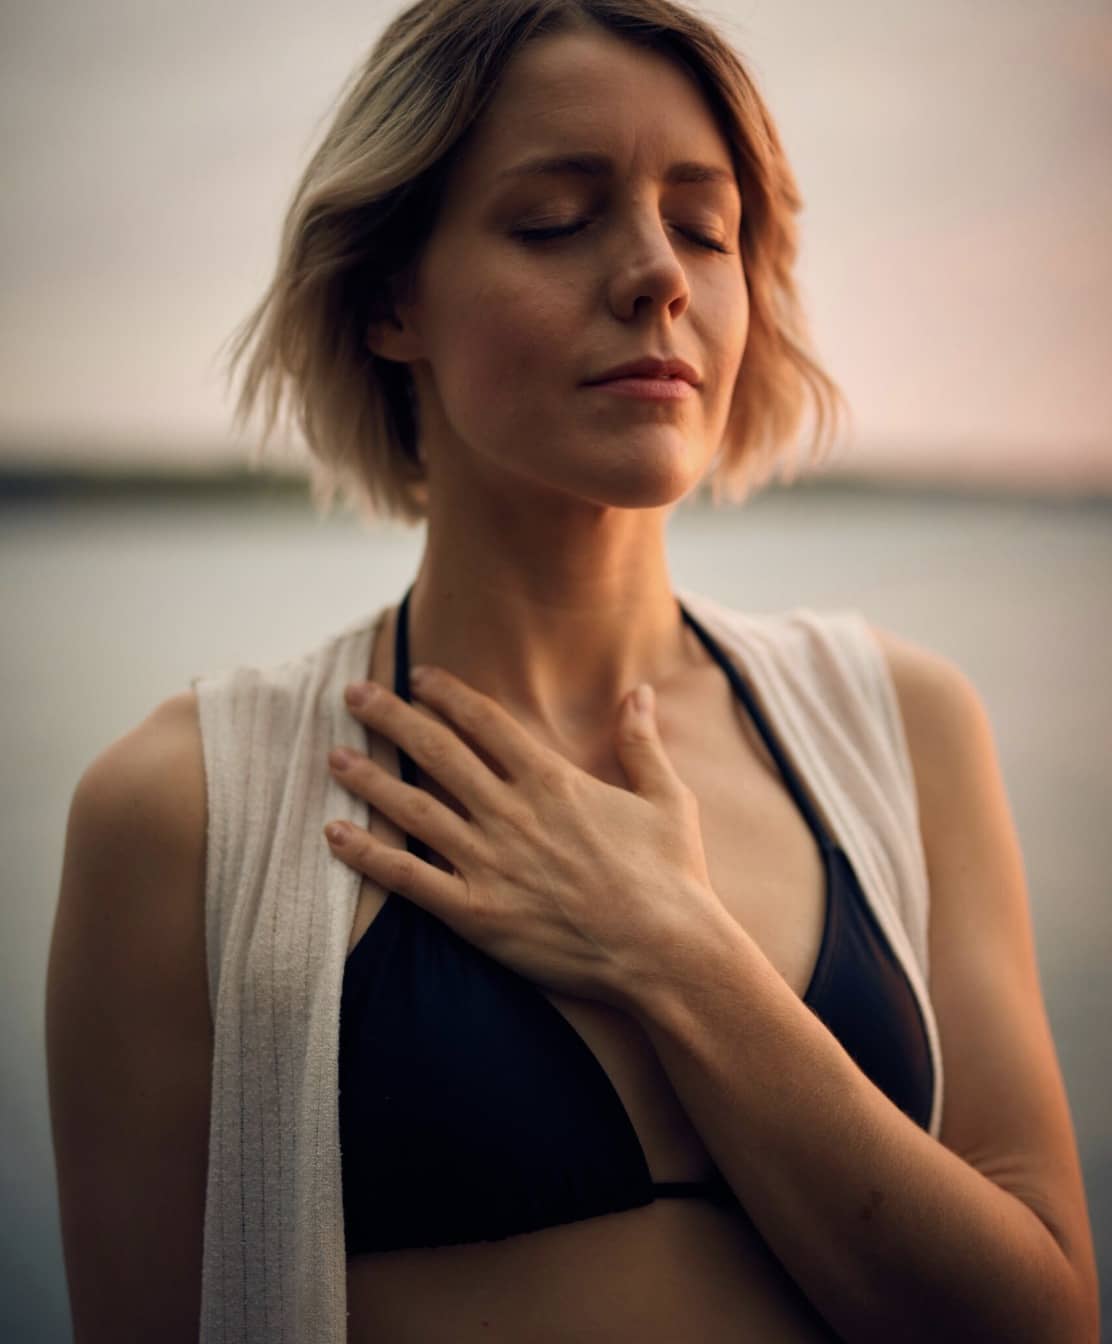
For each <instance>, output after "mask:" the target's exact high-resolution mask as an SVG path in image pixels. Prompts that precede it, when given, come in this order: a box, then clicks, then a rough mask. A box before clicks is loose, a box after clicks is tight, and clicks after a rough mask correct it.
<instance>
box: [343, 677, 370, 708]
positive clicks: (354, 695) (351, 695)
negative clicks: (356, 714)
mask: <svg viewBox="0 0 1112 1344" xmlns="http://www.w3.org/2000/svg"><path fill="white" fill-rule="evenodd" d="M344 699H345V700H346V701H347V702H348V704H349V705H351V707H352V709H358V708H359V706H360V705H362V704H365V703H366V700H367V688H366V686H361V685H359V683H358V682H353V683H352V685H350V686H349V687H348V688H347V690H346V691H345V692H344Z"/></svg>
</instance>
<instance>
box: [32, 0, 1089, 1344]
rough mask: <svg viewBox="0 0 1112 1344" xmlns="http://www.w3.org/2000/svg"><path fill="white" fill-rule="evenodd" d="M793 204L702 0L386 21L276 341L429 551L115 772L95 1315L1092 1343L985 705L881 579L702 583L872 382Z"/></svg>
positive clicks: (271, 305)
mask: <svg viewBox="0 0 1112 1344" xmlns="http://www.w3.org/2000/svg"><path fill="white" fill-rule="evenodd" d="M554 158H556V159H559V160H561V162H559V163H555V164H554V163H553V162H552V160H553V159H554ZM538 160H544V161H545V162H544V163H538ZM799 207H800V201H799V197H798V194H797V192H796V188H795V185H794V182H793V179H792V176H791V172H790V169H789V167H788V164H787V162H786V160H785V158H784V155H783V151H782V149H781V146H780V142H779V139H778V137H777V134H776V131H775V129H774V126H773V124H772V122H771V120H770V118H769V117H768V114H767V112H766V110H765V108H764V105H763V103H762V101H761V99H760V97H759V95H758V94H757V92H756V90H755V88H754V85H753V84H752V82H751V80H750V79H749V78H748V76H747V75H746V73H745V71H744V69H743V67H742V66H741V65H740V63H739V62H738V60H737V58H736V56H734V55H733V53H732V52H731V51H730V49H729V47H728V46H727V44H726V43H725V42H724V41H723V40H722V39H721V38H720V37H719V36H717V35H716V34H715V33H714V32H713V30H712V29H711V28H710V27H708V25H707V24H706V23H705V22H704V21H703V20H701V19H700V18H698V17H697V16H695V15H694V14H692V13H690V12H688V11H686V10H684V9H681V8H678V7H676V6H674V5H671V4H668V3H665V2H664V0H613V2H611V0H585V3H575V2H573V0H554V2H553V3H550V4H537V3H534V2H533V0H502V2H499V3H493V2H492V0H466V2H465V3H459V0H455V2H445V0H434V2H433V3H419V4H417V5H415V6H413V7H412V8H411V9H409V10H407V11H405V13H403V14H402V15H401V16H399V17H398V18H397V19H396V20H395V21H394V22H393V23H392V24H391V25H390V26H389V27H388V28H387V30H386V32H385V33H384V34H383V36H382V37H381V39H380V41H379V43H378V44H377V46H376V48H375V50H374V51H373V52H372V53H371V56H370V58H369V60H368V62H367V64H366V66H365V68H364V69H363V70H362V71H361V72H360V74H359V76H358V78H357V80H356V81H355V83H354V85H353V87H352V88H351V90H350V91H349V92H348V95H347V97H346V99H345V101H344V102H343V104H342V106H341V107H340V108H339V110H338V112H337V114H336V117H335V120H334V122H333V125H332V126H331V128H330V129H329V131H328V132H327V134H326V136H325V140H324V143H323V144H322V146H321V148H320V149H319V150H318V152H317V153H316V155H315V156H314V158H313V160H312V162H311V163H310V165H309V167H308V169H307V171H306V173H305V176H304V178H303V181H302V183H301V185H300V187H299V189H298V192H297V194H296V197H295V200H294V202H293V205H292V206H291V209H290V212H289V215H288V218H287V222H286V229H285V233H284V237H283V242H282V252H281V258H280V261H279V266H278V271H277V274H276V276H275V279H274V281H273V283H272V285H271V287H270V290H269V292H268V294H267V295H266V297H265V299H264V301H263V303H262V304H261V305H260V307H259V309H258V310H257V311H256V312H255V314H254V315H253V316H252V318H251V320H250V322H249V323H248V325H247V327H246V328H245V330H244V332H243V333H242V334H241V338H240V341H239V345H238V349H237V352H236V359H237V360H238V359H239V358H240V357H242V355H243V354H244V353H245V352H246V350H247V348H248V345H249V344H250V342H251V341H254V343H255V346H254V352H253V355H252V359H251V362H250V365H249V367H248V371H247V378H246V382H245V386H244V391H243V401H242V403H241V411H249V410H250V408H251V406H252V405H253V404H254V402H255V401H256V399H257V397H258V396H259V394H260V393H261V392H263V391H264V390H265V391H266V392H267V399H268V421H267V428H266V432H267V434H269V432H270V429H271V427H272V426H273V423H274V421H275V417H276V413H277V410H278V407H279V405H280V402H281V399H282V396H283V395H287V394H288V395H289V396H290V398H291V400H292V402H293V405H294V406H295V407H296V409H297V412H298V417H299V420H300V422H301V424H302V426H303V428H304V430H305V432H306V435H307V438H308V441H309V443H310V446H311V447H312V449H313V451H314V454H315V455H316V459H317V468H316V475H315V477H314V492H315V497H316V498H317V499H318V501H320V500H324V501H325V502H327V500H328V499H329V498H331V492H332V491H333V490H334V489H335V487H336V484H337V483H339V484H341V485H345V486H346V487H347V488H348V489H349V491H350V492H351V493H352V494H353V495H354V496H355V497H356V498H361V499H362V501H363V503H364V504H365V505H366V506H367V507H368V509H369V511H374V510H377V511H379V512H386V513H389V514H392V515H393V516H397V517H401V518H404V519H406V520H407V521H411V522H412V521H416V520H417V519H419V518H425V519H426V522H427V535H426V545H425V550H424V554H423V557H422V561H421V565H420V569H419V572H418V574H417V576H416V579H415V581H414V583H413V585H412V587H411V588H410V589H409V590H408V591H407V592H406V593H405V595H404V597H403V598H402V600H401V601H400V602H399V603H397V604H396V605H391V606H390V607H387V608H384V609H383V610H381V611H379V612H376V613H375V614H374V615H373V616H372V617H371V618H370V619H368V620H364V621H361V622H359V623H357V624H356V625H353V626H351V627H349V628H348V629H347V630H345V631H342V632H341V633H340V634H339V635H337V636H335V637H334V638H332V639H330V640H329V641H327V642H326V643H325V644H323V645H322V646H320V647H319V648H317V649H314V650H311V651H310V652H309V653H307V654H305V655H303V656H302V657H301V658H297V659H292V660H290V661H289V662H287V663H284V664H281V665H280V666H277V667H272V668H266V669H258V668H236V669H232V670H231V671H229V672H225V673H222V674H220V675H218V676H213V677H207V678H197V679H195V680H194V683H193V689H192V690H191V691H190V692H188V693H185V694H183V695H180V696H177V697H174V698H173V699H171V700H170V701H168V702H167V703H166V704H164V705H163V706H160V707H159V708H158V709H157V710H156V711H155V713H154V714H153V715H152V716H151V717H150V718H149V719H148V720H147V721H146V722H145V723H143V724H142V725H140V726H139V727H138V728H136V729H135V730H134V731H133V732H132V733H131V734H129V735H128V736H127V737H125V738H124V739H122V740H121V741H120V742H118V743H116V744H114V745H113V746H112V747H111V748H109V750H108V751H107V752H105V753H104V754H103V755H102V756H101V757H100V758H98V760H97V761H95V762H94V763H93V764H92V765H91V766H90V767H89V769H88V771H87V772H86V774H85V776H84V777H83V778H82V780H81V782H80V784H79V786H78V789H77V791H76V793H75V797H74V802H73V807H72V811H71V818H70V828H69V835H68V841H67V851H66V862H65V873H64V878H63V883H62V893H61V898H60V903H59V909H58V915H57V921H56V928H55V936H54V942H53V947H52V953H51V966H50V984H49V990H48V1026H49V1050H50V1078H51V1101H52V1111H53V1117H54V1126H55V1142H56V1146H57V1155H58V1172H59V1188H60V1192H61V1203H62V1214H63V1232H64V1240H65V1249H66V1257H67V1266H68V1272H69V1281H70V1290H71V1297H72V1307H73V1313H74V1318H75V1322H76V1326H77V1335H78V1338H80V1339H82V1340H100V1339H108V1338H109V1337H111V1338H112V1339H116V1338H120V1337H142V1338H146V1337H148V1336H149V1337H152V1338H154V1337H157V1338H160V1339H167V1338H179V1337H180V1338H181V1339H186V1338H196V1335H197V1331H198V1325H199V1326H200V1330H201V1334H202V1338H204V1339H206V1340H208V1339H213V1340H215V1339H217V1338H220V1339H250V1340H256V1339H258V1340H264V1339H265V1340H268V1341H269V1340H279V1339H288V1340H295V1339H296V1340H310V1339H311V1340H314V1341H327V1342H328V1344H331V1342H332V1341H339V1340H342V1339H344V1338H345V1337H346V1338H347V1339H350V1340H353V1341H360V1340H367V1341H370V1340H374V1341H376V1344H401V1342H402V1341H411V1340H420V1341H432V1340H449V1339H450V1340H452V1341H454V1342H455V1344H470V1341H477V1340H492V1339H498V1340H507V1341H524V1340H528V1341H537V1342H538V1344H540V1342H542V1341H563V1340H576V1341H594V1340H600V1341H601V1340H608V1341H610V1340H613V1341H619V1340H620V1341H626V1340H637V1341H649V1342H650V1344H652V1342H654V1341H661V1342H663V1341H676V1340H693V1341H694V1340H698V1341H703V1342H705V1344H726V1341H736V1340H769V1341H781V1340H783V1341H814V1340H833V1339H842V1340H851V1341H856V1340H876V1339H884V1340H895V1339H899V1340H937V1339H941V1338H961V1339H965V1338H969V1339H974V1338H975V1339H978V1340H984V1339H992V1340H1005V1339H1007V1340H1032V1341H1034V1340H1039V1341H1049V1340H1063V1341H1065V1340H1070V1341H1086V1340H1092V1341H1095V1340H1096V1338H1097V1333H1098V1325H1097V1296H1096V1279H1095V1271H1094V1260H1093V1251H1092V1243H1091V1233H1090V1230H1089V1225H1088V1217H1087V1211H1086V1205H1085V1196H1084V1191H1083V1187H1082V1182H1081V1177H1080V1170H1079V1164H1078V1159H1077V1153H1076V1148H1075V1143H1074V1138H1073V1132H1072V1126H1071V1121H1070V1116H1069V1110H1068V1106H1067V1101H1066V1097H1065V1093H1064V1090H1063V1087H1062V1082H1061V1078H1060V1075H1059V1071H1058V1065H1057V1061H1056V1057H1055V1051H1054V1046H1053V1042H1052V1040H1051V1037H1050V1033H1049V1030H1048V1026H1047V1022H1046V1017H1045V1012H1044V1008H1043V1003H1042V999H1041V995H1040V990H1039V984H1038V977H1037V971H1036V965H1035V958H1034V950H1033V945H1032V938H1031V929H1030V921H1029V915H1028V910H1027V897H1026V892H1025V889H1024V879H1023V873H1022V865H1021V859H1020V854H1019V849H1018V845H1017V841H1016V837H1015V833H1014V827H1013V824H1012V821H1011V818H1010V815H1009V811H1008V805H1007V802H1006V798H1005V794H1004V789H1003V785H1002V782H1001V778H1000V772H999V766H998V764H997V761H996V757H995V752H994V747H993V743H992V738H991V731H990V728H989V724H988V720H987V716H986V714H985V711H984V709H983V707H982V705H981V703H980V701H979V699H978V697H977V695H976V692H975V691H974V689H973V688H972V686H971V685H970V683H969V682H968V680H967V679H966V678H965V677H964V676H963V675H962V674H961V672H960V671H958V670H957V669H956V668H955V667H954V666H952V665H951V664H950V663H948V662H947V661H946V660H944V659H942V658H940V657H938V656H936V655H934V654H932V653H930V652H928V651H926V650H923V649H920V648H918V647H916V646H913V645H910V644H908V643H906V642H904V641H902V640H898V639H896V638H894V637H893V636H891V635H887V634H884V633H882V632H880V631H877V630H874V629H873V628H872V627H870V626H868V625H867V624H866V623H865V622H864V620H863V619H862V618H861V617H860V616H859V615H858V614H857V613H855V612H824V613H816V612H810V611H806V610H802V609H797V610H794V611H792V612H787V613H783V614H780V615H771V616H753V615H746V614H744V613H742V612H738V611H733V610H730V609H727V608H725V607H723V606H721V605H720V604H718V603H715V602H713V601H711V600H710V599H709V598H705V597H701V596H699V595H697V594H690V593H683V592H676V591H674V590H673V587H672V585H671V583H670V580H669V577H668V567H667V559H666V554H665V546H664V530H665V523H666V520H667V516H668V513H669V511H670V509H671V508H672V507H673V506H674V505H676V504H677V503H678V502H679V501H681V500H682V499H683V498H684V497H686V496H689V495H690V494H691V493H692V492H693V491H694V490H695V488H696V487H697V486H698V485H699V484H700V482H701V481H703V480H704V479H709V480H710V482H711V484H712V485H713V487H714V491H715V498H716V499H717V498H718V497H719V494H720V493H725V494H727V495H729V496H730V497H732V498H735V499H737V498H743V497H744V494H745V492H746V491H747V490H748V489H750V488H751V487H752V486H753V484H754V483H756V482H759V481H760V480H762V479H765V478H767V476H768V474H769V472H770V470H771V468H772V466H773V464H774V463H775V462H776V461H777V460H778V458H779V456H780V455H781V454H782V452H783V450H784V448H785V446H786V445H787V444H788V442H789V440H790V438H791V436H792V434H793V432H794V430H795V428H796V427H797V425H798V422H799V418H800V415H801V412H802V410H803V406H804V402H805V400H806V398H807V397H808V396H810V397H811V398H812V400H813V402H814V404H815V406H816V408H817V411H818V420H819V427H820V430H821V429H823V428H828V427H829V422H830V415H831V413H832V412H833V411H835V410H836V409H837V405H838V394H837V389H836V388H835V386H834V385H833V383H831V382H830V380H829V379H828V378H827V376H826V375H825V374H824V373H823V372H822V371H821V369H820V368H819V367H818V365H817V364H816V363H815V362H814V361H813V360H812V359H811V358H810V356H809V355H808V354H807V353H806V348H807V339H806V331H805V325H804V322H803V319H802V317H801V314H800V312H799V307H798V302H797V298H796V293H795V289H794V283H793V278H792V272H791V264H792V262H793V259H794V255H795V230H794V222H793V216H794V214H795V213H796V212H797V211H798V209H799ZM642 361H648V364H647V365H645V364H643V363H642ZM631 363H633V364H634V365H640V367H635V369H634V370H633V376H625V377H621V374H622V373H623V372H625V373H626V374H627V375H628V374H629V370H628V369H624V370H623V366H628V365H629V364H631ZM654 374H655V375H656V376H655V377H653V376H652V375H654ZM418 664H425V665H427V667H426V675H425V677H424V679H422V678H421V677H420V676H419V675H418V667H417V665H418ZM643 683H644V684H647V685H648V686H649V687H651V688H652V690H651V692H650V694H649V695H648V698H647V700H646V702H645V703H644V704H643V705H642V704H641V703H640V701H638V700H637V699H636V697H635V696H634V694H633V692H634V690H635V688H637V687H638V686H640V685H642V684H643ZM347 687H350V688H351V689H353V690H354V691H355V692H359V691H362V692H363V696H362V698H358V696H355V697H353V698H351V699H350V700H347V701H345V698H344V691H345V688H347ZM372 690H377V694H373V695H372V694H370V692H371V691H372ZM330 748H347V749H348V755H347V757H346V758H343V757H341V756H340V755H337V754H335V753H334V752H331V751H330ZM326 758H327V759H326ZM334 821H340V822H346V823H347V824H346V827H341V828H340V830H339V831H334V830H333V827H332V825H331V824H329V826H328V828H327V829H328V832H329V838H328V839H327V840H326V839H325V837H324V835H323V834H322V832H323V831H324V829H325V823H326V822H327V823H332V822H334ZM943 1079H945V1091H944V1092H943Z"/></svg>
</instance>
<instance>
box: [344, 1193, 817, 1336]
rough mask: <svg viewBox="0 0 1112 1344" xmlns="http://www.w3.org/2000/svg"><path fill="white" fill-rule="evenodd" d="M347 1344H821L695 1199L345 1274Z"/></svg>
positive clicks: (369, 1259) (778, 1287)
mask: <svg viewBox="0 0 1112 1344" xmlns="http://www.w3.org/2000/svg"><path fill="white" fill-rule="evenodd" d="M347 1283H348V1311H349V1317H348V1340H349V1344H480V1341H482V1344H491V1341H498V1344H687V1341H690V1342H691V1344H818V1342H819V1341H822V1342H823V1344H828V1342H829V1341H836V1340H837V1338H838V1336H837V1335H836V1334H834V1332H833V1331H831V1330H830V1329H829V1328H828V1327H827V1326H826V1325H825V1324H824V1323H823V1321H822V1319H821V1317H820V1316H819V1315H818V1314H817V1312H816V1311H815V1310H814V1309H813V1308H812V1307H811V1305H810V1303H809V1302H808V1301H807V1299H806V1297H804V1295H803V1294H802V1293H801V1292H800V1290H799V1288H798V1287H797V1285H796V1283H795V1281H794V1280H793V1279H791V1278H790V1277H789V1276H788V1275H787V1273H786V1272H785V1271H784V1269H783V1267H782V1266H781V1265H780V1262H779V1261H778V1260H777V1259H776V1258H775V1257H774V1256H773V1255H772V1254H771V1253H770V1251H769V1250H768V1248H767V1246H765V1244H764V1242H763V1241H762V1240H761V1238H760V1237H759V1236H758V1235H757V1233H756V1231H755V1229H754V1228H753V1226H752V1224H751V1223H749V1222H748V1220H747V1219H746V1218H745V1217H744V1216H743V1215H741V1214H739V1213H738V1212H736V1211H734V1212H731V1211H729V1210H726V1209H721V1208H717V1207H715V1206H714V1205H713V1204H710V1203H709V1202H708V1201H706V1200H701V1199H658V1200H656V1201H655V1202H654V1203H653V1204H649V1205H647V1206H646V1207H645V1208H641V1209H630V1210H629V1211H627V1212H624V1213H611V1214H607V1215H606V1216H605V1217H602V1218H590V1219H587V1220H585V1221H583V1222H578V1223H567V1224H564V1225H563V1226H559V1227H546V1228H543V1229H541V1230H540V1231H539V1232H529V1233H526V1234H524V1235H523V1236H517V1237H509V1238H507V1239H506V1240H505V1241H500V1242H480V1243H476V1244H472V1245H465V1246H439V1247H434V1248H431V1249H420V1250H403V1251H390V1252H388V1253H385V1254H373V1255H360V1256H353V1257H352V1258H351V1259H350V1260H349V1261H348V1270H347Z"/></svg>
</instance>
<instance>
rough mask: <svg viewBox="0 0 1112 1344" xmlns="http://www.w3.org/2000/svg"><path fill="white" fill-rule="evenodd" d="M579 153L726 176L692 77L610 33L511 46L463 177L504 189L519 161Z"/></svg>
mask: <svg viewBox="0 0 1112 1344" xmlns="http://www.w3.org/2000/svg"><path fill="white" fill-rule="evenodd" d="M581 150H594V151H596V152H597V153H599V154H602V155H608V156H611V157H613V158H614V159H615V161H617V162H619V163H624V162H627V161H630V160H633V161H634V162H635V164H638V163H639V164H641V166H642V167H643V168H644V169H645V170H646V171H652V170H659V172H660V173H661V175H663V173H664V171H665V170H666V169H667V168H668V167H669V166H671V165H672V164H673V162H675V161H677V160H682V161H685V162H687V163H690V162H692V161H695V162H701V163H703V164H705V165H706V166H707V167H710V168H712V169H713V168H719V169H724V170H725V171H726V172H727V173H728V174H729V181H730V182H733V168H732V164H731V160H730V153H729V147H728V145H727V143H726V141H725V139H724V138H723V136H722V135H721V133H720V131H719V129H718V126H717V123H716V122H715V120H714V116H713V114H712V112H711V109H710V107H709V105H708V104H707V102H706V99H705V97H704V96H703V93H702V91H701V89H700V88H699V86H698V84H697V83H696V82H695V80H694V78H693V76H691V75H690V74H689V73H688V72H687V71H686V70H684V69H682V67H680V66H678V65H677V64H675V63H674V62H673V61H671V60H669V59H668V58H667V57H666V56H664V55H662V54H661V53H659V52H655V51H644V50H641V49H639V48H637V47H634V46H632V45H631V44H630V43H628V42H623V41H622V40H621V39H620V38H617V37H615V36H613V35H612V34H610V33H604V32H598V33H596V32H593V31H592V32H588V33H580V32H576V33H562V34H559V35H558V36H551V37H545V38H542V39H539V40H538V41H536V42H533V43H530V44H528V45H527V46H526V47H524V48H523V49H522V50H521V51H519V52H518V53H517V54H516V55H515V56H514V58H513V59H512V60H511V62H510V63H509V65H508V66H507V68H506V70H505V72H504V75H503V78H502V81H501V83H500V84H499V87H498V90H497V92H496V93H495V95H494V97H493V98H492V100H491V102H490V104H489V105H488V107H487V108H486V110H485V112H484V114H483V117H482V119H481V121H480V122H479V124H478V125H477V127H476V130H475V136H474V138H473V141H472V144H471V146H470V153H469V154H468V156H467V157H468V160H469V162H468V166H467V176H468V177H470V178H471V185H472V186H473V187H476V188H479V189H484V188H489V187H492V186H494V185H496V184H499V183H501V184H503V185H504V184H505V182H506V174H507V170H508V169H512V168H513V167H515V166H519V165H520V164H521V163H522V162H524V161H525V160H527V159H530V160H532V159H536V158H540V157H544V156H546V155H559V154H567V153H568V152H569V151H581ZM510 180H513V179H512V178H511V179H510ZM686 180H691V177H690V174H689V175H688V178H687V179H686Z"/></svg>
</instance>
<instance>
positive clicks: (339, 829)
mask: <svg viewBox="0 0 1112 1344" xmlns="http://www.w3.org/2000/svg"><path fill="white" fill-rule="evenodd" d="M324 833H325V835H327V836H328V839H329V843H330V844H333V845H342V844H343V843H344V841H345V840H346V839H347V833H348V827H347V822H346V821H333V822H330V823H329V825H327V826H326V827H325V828H324Z"/></svg>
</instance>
